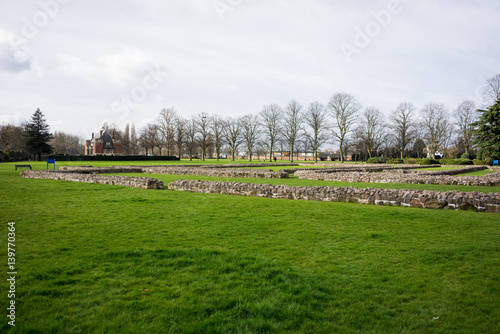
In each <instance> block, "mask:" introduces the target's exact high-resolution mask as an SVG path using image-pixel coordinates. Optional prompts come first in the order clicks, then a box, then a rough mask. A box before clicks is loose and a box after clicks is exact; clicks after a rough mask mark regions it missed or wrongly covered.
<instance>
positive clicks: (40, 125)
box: [24, 108, 53, 161]
mask: <svg viewBox="0 0 500 334" xmlns="http://www.w3.org/2000/svg"><path fill="white" fill-rule="evenodd" d="M24 132H25V136H26V146H27V149H28V151H29V152H30V153H33V154H35V155H38V160H39V161H40V160H41V159H42V154H49V153H51V152H52V146H50V145H49V141H50V140H51V139H52V138H53V136H52V134H51V133H50V132H49V126H48V125H47V123H46V120H45V118H44V116H43V113H42V112H41V111H40V109H39V108H37V109H36V111H35V113H34V114H33V115H32V116H31V120H30V121H29V122H28V123H27V124H26V125H25V127H24Z"/></svg>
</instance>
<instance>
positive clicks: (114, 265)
mask: <svg viewBox="0 0 500 334" xmlns="http://www.w3.org/2000/svg"><path fill="white" fill-rule="evenodd" d="M183 163H184V162H183ZM83 164H84V165H90V164H91V165H94V166H98V165H101V163H88V162H87V163H83ZM109 164H110V163H109V162H108V163H104V164H102V165H109ZM113 164H115V163H113ZM124 164H133V163H124ZM146 164H151V163H146ZM34 165H36V166H37V167H40V168H43V165H38V164H34ZM68 165H74V163H68ZM169 177H171V176H168V175H161V178H165V180H167V179H168V178H169ZM183 178H188V177H187V176H183ZM242 180H244V179H242ZM247 180H248V179H247ZM265 181H280V180H265ZM289 181H290V180H289ZM291 181H294V182H298V181H302V180H294V179H292V180H291ZM304 181H305V180H304ZM488 189H490V190H491V188H488ZM0 217H2V225H1V228H0V231H1V234H0V235H2V237H1V239H2V245H3V246H2V249H3V251H2V252H0V261H2V262H3V263H4V264H5V265H4V270H3V276H2V277H3V278H2V281H3V282H4V283H2V284H3V285H2V291H3V293H2V294H1V297H0V305H2V308H3V309H4V316H3V317H4V320H3V321H2V323H1V324H0V329H1V331H2V332H6V331H8V330H9V332H12V333H30V332H31V333H38V332H43V333H45V332H55V333H60V332H68V333H79V332H102V333H158V332H162V333H163V332H165V333H209V332H214V333H215V332H216V333H261V332H280V333H293V332H301V333H339V332H342V333H366V332H391V333H400V332H415V333H421V332H433V333H449V332H462V333H470V332H478V333H488V332H490V333H495V332H498V331H499V330H500V325H499V324H500V228H499V227H500V216H499V215H498V214H490V213H473V212H467V211H444V210H428V209H416V208H401V207H383V206H380V207H379V206H368V205H357V204H348V203H326V202H309V201H290V200H279V199H266V198H250V197H239V196H227V195H217V194H196V193H190V192H175V191H167V190H143V189H134V188H125V187H119V186H105V185H97V184H81V183H73V182H64V181H52V180H35V179H21V178H20V177H19V172H14V168H13V164H0ZM10 221H14V222H15V223H16V225H15V226H16V261H17V271H18V274H17V281H16V283H17V284H16V316H17V318H16V320H17V322H16V327H15V328H10V326H9V325H8V324H7V320H8V319H7V318H6V317H5V315H6V314H7V311H6V308H7V305H8V302H9V300H8V299H7V293H6V291H7V290H6V289H7V284H6V276H7V274H6V272H7V269H5V268H6V263H7V254H6V248H7V247H6V243H7V227H8V226H7V222H10Z"/></svg>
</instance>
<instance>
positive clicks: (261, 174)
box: [143, 167, 288, 179]
mask: <svg viewBox="0 0 500 334" xmlns="http://www.w3.org/2000/svg"><path fill="white" fill-rule="evenodd" d="M143 171H144V173H150V174H171V175H204V176H214V177H230V178H234V177H241V178H250V177H252V178H264V179H276V178H278V179H284V178H288V173H285V172H274V171H271V170H265V169H243V168H242V169H226V168H182V167H147V168H143Z"/></svg>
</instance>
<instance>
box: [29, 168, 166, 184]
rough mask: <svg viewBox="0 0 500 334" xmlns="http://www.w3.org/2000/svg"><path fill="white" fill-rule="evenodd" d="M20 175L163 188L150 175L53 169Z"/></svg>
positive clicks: (30, 171) (159, 182)
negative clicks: (70, 171) (132, 175)
mask: <svg viewBox="0 0 500 334" xmlns="http://www.w3.org/2000/svg"><path fill="white" fill-rule="evenodd" d="M21 177H24V178H30V179H46V180H59V181H73V182H83V183H99V184H108V185H115V186H125V187H132V188H142V189H163V181H160V180H157V179H154V178H151V177H128V176H116V175H99V174H83V173H73V172H72V173H68V172H59V171H53V170H48V171H45V170H25V171H22V172H21Z"/></svg>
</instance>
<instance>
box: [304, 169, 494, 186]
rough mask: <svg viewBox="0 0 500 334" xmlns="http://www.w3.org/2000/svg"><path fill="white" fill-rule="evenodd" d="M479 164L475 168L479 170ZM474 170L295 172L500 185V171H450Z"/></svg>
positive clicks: (323, 177)
mask: <svg viewBox="0 0 500 334" xmlns="http://www.w3.org/2000/svg"><path fill="white" fill-rule="evenodd" d="M478 168H480V167H479V166H478V167H476V168H475V169H473V170H478ZM482 169H484V168H482ZM470 171H472V168H461V169H460V170H459V171H457V170H447V171H411V172H409V171H399V172H389V171H383V172H380V173H373V172H345V171H344V172H342V171H339V172H331V171H328V172H322V171H306V170H301V171H298V172H296V173H295V175H296V176H298V177H299V179H307V180H324V181H341V182H365V183H413V184H441V185H467V186H497V187H498V186H500V173H492V174H488V175H485V176H453V175H446V174H450V173H455V174H457V173H458V174H462V173H467V172H470Z"/></svg>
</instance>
